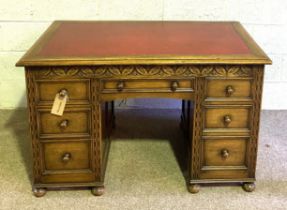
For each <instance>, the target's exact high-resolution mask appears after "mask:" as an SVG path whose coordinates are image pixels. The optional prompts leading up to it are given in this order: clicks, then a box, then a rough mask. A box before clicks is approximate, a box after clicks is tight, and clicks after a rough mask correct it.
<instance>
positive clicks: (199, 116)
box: [188, 77, 205, 193]
mask: <svg viewBox="0 0 287 210" xmlns="http://www.w3.org/2000/svg"><path fill="white" fill-rule="evenodd" d="M204 88H205V79H204V78H203V77H198V78H196V80H195V99H194V106H193V113H192V110H191V111H190V113H189V114H190V118H192V117H193V123H190V125H189V126H190V127H189V132H190V135H189V139H190V141H191V144H190V145H191V146H190V163H189V169H190V170H189V174H190V181H189V183H188V190H189V191H190V192H191V193H197V192H198V191H199V189H200V186H199V185H198V183H193V182H192V180H198V179H199V174H200V168H201V161H200V154H201V152H200V141H201V135H202V131H201V130H202V127H201V126H202V125H203V111H204V110H203V101H204V92H205V90H204ZM189 109H191V106H189Z"/></svg>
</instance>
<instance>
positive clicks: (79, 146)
mask: <svg viewBox="0 0 287 210" xmlns="http://www.w3.org/2000/svg"><path fill="white" fill-rule="evenodd" d="M90 144H91V142H90V141H70V142H47V143H42V149H43V160H44V171H45V173H49V172H48V171H51V172H52V173H53V171H54V172H55V171H58V172H56V173H65V172H67V171H75V170H87V169H90V167H91V166H90V159H91V158H90V148H91V147H90Z"/></svg>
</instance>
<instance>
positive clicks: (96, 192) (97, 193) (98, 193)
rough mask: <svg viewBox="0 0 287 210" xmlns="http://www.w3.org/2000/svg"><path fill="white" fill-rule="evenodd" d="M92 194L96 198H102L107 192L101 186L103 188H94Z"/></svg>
mask: <svg viewBox="0 0 287 210" xmlns="http://www.w3.org/2000/svg"><path fill="white" fill-rule="evenodd" d="M91 192H92V194H93V195H95V196H101V195H103V194H104V192H105V187H104V186H101V187H93V188H92V190H91Z"/></svg>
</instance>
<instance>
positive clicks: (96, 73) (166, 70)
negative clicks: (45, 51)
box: [35, 65, 252, 78]
mask: <svg viewBox="0 0 287 210" xmlns="http://www.w3.org/2000/svg"><path fill="white" fill-rule="evenodd" d="M39 68H41V67H38V68H37V69H38V71H36V72H35V74H36V77H37V78H53V77H56V78H58V77H83V78H85V77H93V78H106V77H117V78H118V77H132V78H135V77H173V76H177V77H180V76H182V77H206V76H214V77H236V76H238V77H249V76H252V67H250V66H241V65H234V66H228V65H222V66H218V65H202V66H201V65H191V66H190V65H179V66H177V65H170V66H150V65H146V66H145V65H128V66H89V67H86V66H82V67H81V66H79V67H74V66H73V67H67V66H65V67H43V68H41V69H39Z"/></svg>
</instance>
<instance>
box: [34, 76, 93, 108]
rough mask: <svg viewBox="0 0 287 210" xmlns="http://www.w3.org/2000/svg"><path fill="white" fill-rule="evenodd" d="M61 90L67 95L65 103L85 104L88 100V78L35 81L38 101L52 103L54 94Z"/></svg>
mask: <svg viewBox="0 0 287 210" xmlns="http://www.w3.org/2000/svg"><path fill="white" fill-rule="evenodd" d="M63 90H65V91H66V92H67V95H68V99H69V100H68V101H67V104H87V103H89V101H90V82H89V80H63V81H61V80H57V81H51V80H41V81H37V92H38V94H37V98H38V101H39V103H49V104H51V103H53V101H54V99H55V96H56V94H57V93H60V92H61V91H63Z"/></svg>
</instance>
